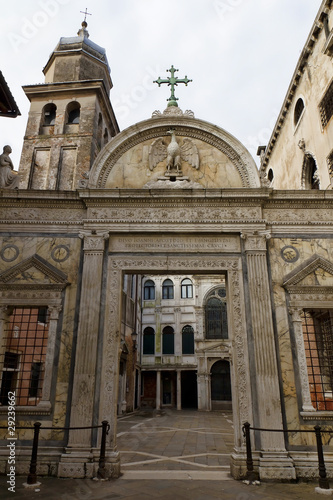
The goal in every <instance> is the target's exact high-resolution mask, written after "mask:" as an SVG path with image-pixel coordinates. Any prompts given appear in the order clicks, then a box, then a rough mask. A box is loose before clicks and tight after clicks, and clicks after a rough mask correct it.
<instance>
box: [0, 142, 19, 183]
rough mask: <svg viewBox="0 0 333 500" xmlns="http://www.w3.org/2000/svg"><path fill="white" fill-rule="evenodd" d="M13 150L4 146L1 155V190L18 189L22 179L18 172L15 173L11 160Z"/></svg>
mask: <svg viewBox="0 0 333 500" xmlns="http://www.w3.org/2000/svg"><path fill="white" fill-rule="evenodd" d="M11 152H12V148H11V147H10V146H8V145H7V146H4V148H3V153H2V155H0V189H18V187H19V182H20V178H19V175H18V172H16V171H14V165H13V162H12V160H11V159H10V158H9V155H10V153H11Z"/></svg>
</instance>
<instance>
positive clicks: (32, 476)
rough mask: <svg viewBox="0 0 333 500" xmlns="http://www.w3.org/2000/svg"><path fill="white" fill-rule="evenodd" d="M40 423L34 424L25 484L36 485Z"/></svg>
mask: <svg viewBox="0 0 333 500" xmlns="http://www.w3.org/2000/svg"><path fill="white" fill-rule="evenodd" d="M41 425H42V424H41V423H40V422H35V423H34V440H33V443H32V453H31V461H30V469H29V474H28V478H27V484H36V483H37V474H36V471H37V452H38V438H39V430H40V427H41Z"/></svg>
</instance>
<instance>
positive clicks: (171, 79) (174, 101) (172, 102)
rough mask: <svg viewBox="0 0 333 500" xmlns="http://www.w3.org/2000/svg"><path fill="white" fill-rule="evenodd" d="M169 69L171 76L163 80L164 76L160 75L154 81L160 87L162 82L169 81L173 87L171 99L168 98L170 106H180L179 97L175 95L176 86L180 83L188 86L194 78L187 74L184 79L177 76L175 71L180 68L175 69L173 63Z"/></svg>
mask: <svg viewBox="0 0 333 500" xmlns="http://www.w3.org/2000/svg"><path fill="white" fill-rule="evenodd" d="M167 71H169V73H171V76H170V77H169V78H166V79H164V80H163V79H162V78H160V77H158V79H157V80H154V83H157V84H158V86H159V87H160V86H161V84H162V83H167V84H168V85H169V86H170V87H171V96H170V97H169V99H167V101H168V107H169V106H178V104H177V101H178V98H177V97H176V96H175V87H177V85H178V83H185V85H186V87H187V84H188V83H189V82H192V80H189V79H188V78H187V76H186V75H185V78H182V79H180V78H178V77H177V76H175V72H176V71H179V70H178V69H175V68H174V67H173V65H172V66H171V68H170V69H167Z"/></svg>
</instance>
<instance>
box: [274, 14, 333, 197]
mask: <svg viewBox="0 0 333 500" xmlns="http://www.w3.org/2000/svg"><path fill="white" fill-rule="evenodd" d="M332 23H333V11H332V10H331V11H330V19H329V25H330V26H332ZM325 43H326V36H325V30H324V29H322V30H321V31H320V34H319V37H318V40H317V42H316V43H315V45H314V47H313V52H312V54H310V56H309V58H308V60H307V63H306V65H305V68H304V71H303V73H302V75H301V78H300V81H299V84H298V86H297V88H296V90H295V91H294V93H293V97H292V102H291V104H290V107H289V110H288V112H287V115H286V117H285V121H284V124H283V126H282V129H281V131H280V135H279V137H278V139H277V142H276V144H275V147H274V149H273V151H272V153H271V157H270V160H269V164H268V167H267V170H269V169H273V171H274V181H273V187H274V188H275V189H300V188H301V179H302V166H303V161H304V152H306V153H310V154H311V155H312V156H313V157H314V159H315V161H316V164H317V169H318V173H319V178H320V189H327V188H328V187H330V182H331V181H330V178H329V173H328V166H327V160H326V158H327V156H328V155H329V153H330V152H331V150H332V144H333V120H332V119H331V120H330V122H329V123H328V125H327V126H326V127H325V128H324V129H323V128H322V125H321V119H320V111H319V107H318V106H319V104H320V102H321V100H322V98H323V96H324V94H325V92H326V90H327V88H328V86H329V84H330V83H331V81H332V74H333V73H332V71H333V62H332V58H331V57H329V56H328V55H325V54H324V53H323V47H324V46H325ZM318 68H320V71H318ZM299 98H302V99H303V101H304V104H305V109H304V112H303V114H302V116H301V118H300V120H299V122H298V123H297V124H296V125H295V122H294V111H295V105H296V103H297V100H298V99H299ZM302 139H304V142H305V151H303V150H302V149H300V148H299V146H298V143H299V141H301V140H302Z"/></svg>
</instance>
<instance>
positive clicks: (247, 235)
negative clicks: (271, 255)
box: [240, 230, 272, 252]
mask: <svg viewBox="0 0 333 500" xmlns="http://www.w3.org/2000/svg"><path fill="white" fill-rule="evenodd" d="M240 236H241V239H242V240H244V242H245V251H258V250H260V251H265V252H266V250H267V249H266V242H267V240H269V239H270V238H271V237H272V234H271V232H270V231H267V230H265V231H242V232H241V235H240Z"/></svg>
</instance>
